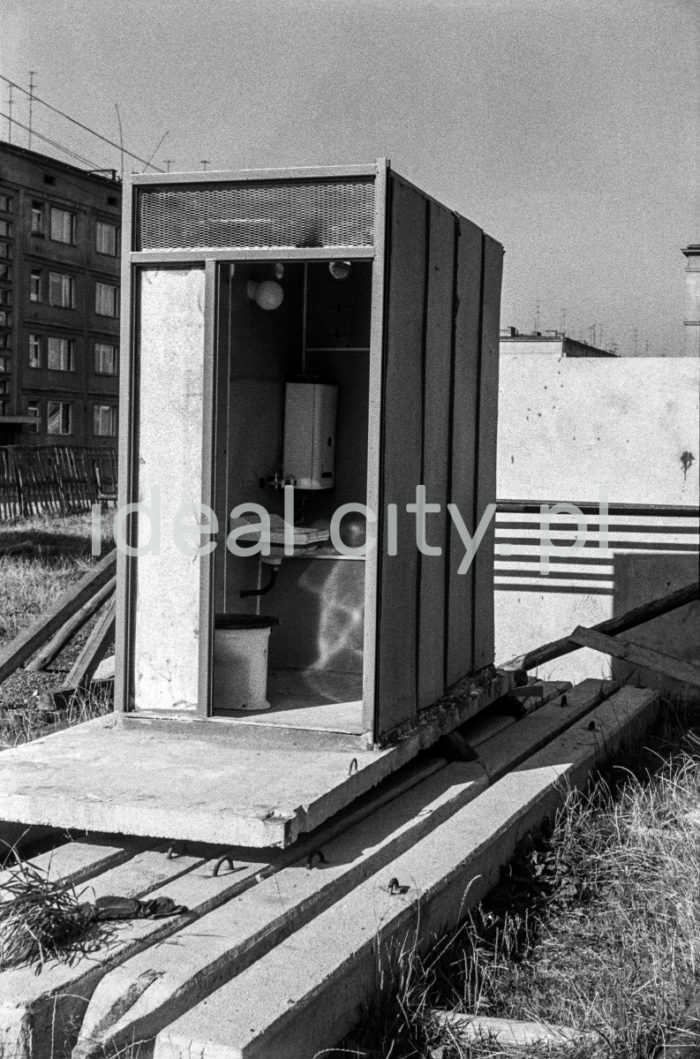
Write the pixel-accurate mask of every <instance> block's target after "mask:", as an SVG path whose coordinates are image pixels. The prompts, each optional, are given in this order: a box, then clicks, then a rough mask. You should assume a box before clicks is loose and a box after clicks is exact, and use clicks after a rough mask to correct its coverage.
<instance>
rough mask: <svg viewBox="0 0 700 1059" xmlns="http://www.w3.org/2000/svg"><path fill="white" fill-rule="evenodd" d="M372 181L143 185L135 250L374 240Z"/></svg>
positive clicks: (367, 243)
mask: <svg viewBox="0 0 700 1059" xmlns="http://www.w3.org/2000/svg"><path fill="white" fill-rule="evenodd" d="M373 225H374V181H373V180H372V179H371V178H366V177H365V178H362V179H356V180H346V181H339V180H334V181H330V180H314V181H293V180H286V181H266V182H264V183H259V184H258V183H240V184H219V185H216V184H215V185H200V186H196V185H195V186H189V187H186V188H183V187H182V186H180V187H177V188H174V189H173V190H168V189H165V188H153V189H152V190H151V189H149V188H144V189H142V190H141V191H140V192H139V198H138V213H137V223H136V247H135V249H136V250H177V249H182V250H184V249H188V250H189V249H223V248H227V247H235V248H239V247H240V248H245V247H268V246H269V247H303V246H306V247H313V246H319V247H320V246H323V247H326V246H329V247H333V246H339V247H340V246H372V245H373V242H374V232H373Z"/></svg>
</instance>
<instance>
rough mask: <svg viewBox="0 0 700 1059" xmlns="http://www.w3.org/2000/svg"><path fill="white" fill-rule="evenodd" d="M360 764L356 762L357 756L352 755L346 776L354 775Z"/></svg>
mask: <svg viewBox="0 0 700 1059" xmlns="http://www.w3.org/2000/svg"><path fill="white" fill-rule="evenodd" d="M359 767H360V766H359V765H358V763H357V758H356V757H354V758H353V759H352V761H351V762H350V768H349V769H348V776H354V775H355V773H356V772H357V770H358V768H359Z"/></svg>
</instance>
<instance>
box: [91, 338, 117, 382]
mask: <svg viewBox="0 0 700 1059" xmlns="http://www.w3.org/2000/svg"><path fill="white" fill-rule="evenodd" d="M117 371H118V355H117V347H116V346H115V345H112V343H111V342H95V374H96V375H116V374H117Z"/></svg>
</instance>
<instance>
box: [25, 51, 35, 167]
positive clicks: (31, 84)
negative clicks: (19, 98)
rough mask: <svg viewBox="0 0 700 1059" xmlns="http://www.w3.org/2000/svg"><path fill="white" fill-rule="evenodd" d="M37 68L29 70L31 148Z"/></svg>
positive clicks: (30, 142) (29, 133)
mask: <svg viewBox="0 0 700 1059" xmlns="http://www.w3.org/2000/svg"><path fill="white" fill-rule="evenodd" d="M35 74H36V70H30V71H29V127H28V129H27V136H28V145H29V148H30V150H31V146H32V104H33V102H34V87H35V86H34V75H35Z"/></svg>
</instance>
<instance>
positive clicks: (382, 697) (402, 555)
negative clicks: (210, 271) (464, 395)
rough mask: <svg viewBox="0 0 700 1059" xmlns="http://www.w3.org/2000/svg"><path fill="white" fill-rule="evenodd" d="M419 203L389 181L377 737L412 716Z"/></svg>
mask: <svg viewBox="0 0 700 1059" xmlns="http://www.w3.org/2000/svg"><path fill="white" fill-rule="evenodd" d="M426 212H427V210H426V201H425V199H424V198H423V197H422V196H421V195H420V194H419V193H418V192H417V191H414V190H413V189H412V188H408V187H406V186H405V185H404V184H403V183H402V182H401V181H400V180H398V179H396V177H391V196H390V232H391V236H390V250H389V281H388V304H387V326H386V347H385V366H384V394H383V402H382V414H383V429H382V464H381V487H380V502H379V512H378V515H379V519H380V527H381V529H380V532H381V537H380V548H381V553H380V556H379V599H378V610H379V620H378V628H377V703H378V711H379V716H378V731H379V734H380V735H381V734H382V733H384V732H387V731H389V730H391V729H392V728H395V727H396V726H397V725H399V724H402V723H404V722H405V721H407V720H411V719H412V718H415V716H416V709H417V698H416V690H417V689H416V652H417V639H418V566H419V564H418V551H417V548H416V543H415V528H414V524H413V520H412V519H411V518H410V516H409V515H408V514H407V512H406V505H407V504H412V503H414V502H415V490H416V486H417V485H418V484H420V474H421V459H422V447H423V437H422V435H423V424H422V384H423V344H424V332H423V328H424V287H425V278H426V270H425V250H426V236H427V223H426V221H427V218H426ZM392 504H393V505H396V508H397V529H398V532H397V534H396V537H397V541H396V554H395V555H390V554H389V548H390V536H391V532H390V527H389V521H388V518H387V506H388V505H392Z"/></svg>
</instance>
